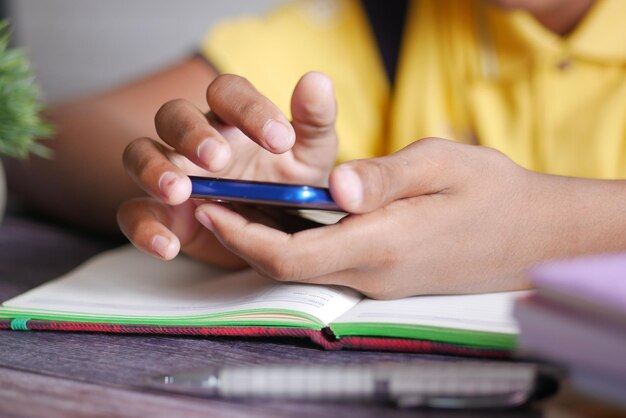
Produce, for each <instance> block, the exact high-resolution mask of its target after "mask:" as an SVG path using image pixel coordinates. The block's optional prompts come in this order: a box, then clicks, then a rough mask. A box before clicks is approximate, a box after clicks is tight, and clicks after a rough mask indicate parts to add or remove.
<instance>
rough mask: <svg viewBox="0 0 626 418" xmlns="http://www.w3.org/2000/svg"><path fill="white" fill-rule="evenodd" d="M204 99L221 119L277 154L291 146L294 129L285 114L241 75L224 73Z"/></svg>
mask: <svg viewBox="0 0 626 418" xmlns="http://www.w3.org/2000/svg"><path fill="white" fill-rule="evenodd" d="M206 96H207V102H208V104H209V107H210V108H211V111H212V112H213V113H214V114H215V115H217V116H218V117H219V118H220V120H221V121H223V122H225V123H227V124H230V125H234V126H236V127H237V128H239V130H241V131H242V132H243V133H244V134H246V136H248V137H249V138H250V139H252V140H253V141H255V142H256V143H258V144H259V145H260V146H262V147H263V148H265V149H267V150H268V151H271V152H273V153H276V154H280V153H283V152H286V151H288V150H289V149H291V147H292V146H293V144H294V142H295V138H296V135H295V132H294V129H293V127H292V126H291V123H289V121H288V120H287V118H286V117H285V115H283V114H282V112H281V111H280V110H279V109H278V107H277V106H276V105H275V104H274V103H272V102H271V101H270V100H269V99H268V98H267V97H265V96H263V95H262V94H261V93H259V91H258V90H257V89H256V88H255V87H254V86H253V85H252V83H250V82H249V81H248V80H246V79H245V78H243V77H240V76H236V75H233V74H224V75H221V76H219V77H217V78H216V79H215V80H213V82H212V83H211V84H210V85H209V87H208V89H207V93H206Z"/></svg>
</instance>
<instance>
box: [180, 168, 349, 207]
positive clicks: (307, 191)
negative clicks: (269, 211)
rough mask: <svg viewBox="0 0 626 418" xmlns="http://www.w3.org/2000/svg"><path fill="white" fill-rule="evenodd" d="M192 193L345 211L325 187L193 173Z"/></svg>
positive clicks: (275, 204) (198, 195) (241, 200)
mask: <svg viewBox="0 0 626 418" xmlns="http://www.w3.org/2000/svg"><path fill="white" fill-rule="evenodd" d="M189 179H190V180H191V197H193V198H199V199H210V200H216V201H223V202H241V203H252V204H263V205H273V206H285V207H291V208H298V209H317V210H333V211H341V210H342V209H341V208H340V207H339V206H337V203H335V201H334V200H333V198H332V197H331V195H330V192H329V190H328V189H326V188H323V187H315V186H307V185H299V184H286V183H269V182H261V181H252V180H234V179H223V178H214V177H197V176H189Z"/></svg>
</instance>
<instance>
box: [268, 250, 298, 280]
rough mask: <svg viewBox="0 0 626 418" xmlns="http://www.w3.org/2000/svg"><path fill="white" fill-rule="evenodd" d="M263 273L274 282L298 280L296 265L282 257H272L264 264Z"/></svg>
mask: <svg viewBox="0 0 626 418" xmlns="http://www.w3.org/2000/svg"><path fill="white" fill-rule="evenodd" d="M265 271H266V272H267V274H268V275H269V276H270V277H272V278H273V279H274V280H277V281H280V282H291V281H297V280H298V279H299V278H300V275H299V273H298V268H297V263H294V262H293V260H291V259H285V258H284V255H282V253H281V255H280V256H274V257H272V258H270V259H269V260H267V262H266V263H265Z"/></svg>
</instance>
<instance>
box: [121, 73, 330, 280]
mask: <svg viewBox="0 0 626 418" xmlns="http://www.w3.org/2000/svg"><path fill="white" fill-rule="evenodd" d="M207 102H208V105H209V108H210V109H211V110H210V112H209V113H207V114H204V113H202V111H200V110H199V109H198V108H197V107H195V106H194V105H192V104H191V103H189V102H187V101H185V100H180V99H179V100H173V101H170V102H168V103H166V104H164V105H163V106H162V107H161V109H159V111H158V112H157V114H156V116H155V124H156V128H157V133H158V135H159V136H160V138H161V140H162V141H163V142H164V143H165V144H167V145H169V147H168V146H167V145H163V143H162V142H160V141H157V140H155V139H152V138H139V139H136V140H134V141H133V142H131V143H130V144H129V145H128V146H127V147H126V150H125V151H124V166H125V168H126V171H127V172H128V173H129V175H130V176H131V177H132V178H133V179H134V180H135V182H136V183H137V184H138V185H139V186H140V187H141V188H142V189H143V190H145V191H146V192H147V193H148V194H149V195H150V196H151V197H144V198H136V199H132V200H129V201H127V202H125V203H124V204H122V206H121V207H120V209H119V211H118V223H119V225H120V228H121V230H122V232H124V234H125V235H126V236H127V237H128V239H129V240H130V241H131V242H132V243H133V244H134V245H135V246H136V247H138V248H139V249H142V250H144V251H146V252H147V253H149V254H152V255H155V256H157V257H159V258H162V259H166V260H169V259H172V258H174V257H175V256H176V255H177V254H178V252H179V251H180V250H182V251H184V252H186V253H187V254H189V255H190V256H192V257H194V258H197V259H200V260H202V261H205V262H208V263H210V264H213V265H216V266H220V267H231V268H232V267H243V266H244V265H245V263H244V262H243V261H242V260H241V259H240V258H239V257H237V256H235V255H234V254H232V253H230V252H229V251H228V250H226V249H225V248H224V247H222V246H221V244H219V242H218V241H217V240H216V238H215V236H214V235H213V234H212V233H211V232H210V231H209V230H207V229H206V228H204V227H203V226H202V225H201V224H200V223H199V222H198V221H197V220H196V219H195V209H196V206H197V203H196V202H194V201H193V200H190V199H189V197H190V195H191V182H190V180H189V179H188V178H187V175H200V176H217V177H228V178H243V179H250V180H259V181H276V182H288V183H305V184H314V185H325V184H326V182H327V181H328V175H329V173H330V170H331V169H332V168H333V166H334V163H335V159H336V155H337V135H336V132H335V118H336V103H335V97H334V91H333V87H332V82H331V81H330V79H329V78H328V77H326V76H325V75H323V74H320V73H315V72H313V73H307V74H306V75H304V76H303V77H302V78H301V79H300V81H299V82H298V84H297V85H296V87H295V89H294V92H293V95H292V98H291V112H292V115H293V120H292V121H291V122H289V121H288V119H287V118H286V117H285V116H284V115H283V114H282V113H281V112H280V110H279V109H278V108H277V107H276V105H274V104H273V103H272V102H271V101H269V100H268V99H267V98H266V97H264V96H263V95H261V94H260V93H259V92H258V91H257V90H256V89H255V88H254V86H252V84H250V82H248V81H247V80H246V79H244V78H242V77H239V76H235V75H221V76H218V77H217V78H215V80H214V81H213V82H212V83H211V84H210V85H209V87H208V89H207ZM268 151H269V152H268Z"/></svg>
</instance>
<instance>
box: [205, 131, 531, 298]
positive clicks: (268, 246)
mask: <svg viewBox="0 0 626 418" xmlns="http://www.w3.org/2000/svg"><path fill="white" fill-rule="evenodd" d="M540 176H541V175H538V174H536V173H532V172H530V171H528V170H525V169H523V168H521V167H520V166H518V165H516V164H515V163H513V162H512V161H511V160H510V159H509V158H507V157H506V156H504V155H503V154H501V153H499V152H497V151H495V150H493V149H489V148H484V147H478V146H471V145H463V144H458V143H454V142H451V141H446V140H442V139H435V138H431V139H425V140H421V141H417V142H415V143H413V144H412V145H410V146H408V147H406V148H405V149H403V150H401V151H399V152H397V153H395V154H393V155H390V156H387V157H383V158H378V159H371V160H362V161H354V162H351V163H347V164H344V165H341V166H339V167H337V168H336V169H335V170H334V171H333V172H332V174H331V177H330V188H331V193H332V195H333V197H334V198H335V200H336V201H337V202H338V203H339V205H340V206H341V207H342V208H343V209H345V210H346V211H348V212H351V213H352V215H350V216H348V217H346V218H344V219H343V220H341V221H340V222H339V223H338V224H335V225H330V226H325V227H322V228H316V229H310V230H305V231H302V232H297V233H295V234H287V233H284V232H281V231H279V230H276V229H273V228H270V227H267V226H264V225H261V224H258V223H253V222H250V221H248V220H247V219H245V218H244V217H242V216H241V215H239V214H237V213H235V212H233V211H231V210H229V209H227V208H224V207H221V206H219V205H216V204H203V205H201V206H199V207H198V208H197V214H198V219H200V220H201V222H202V223H203V224H204V225H205V226H206V227H207V228H208V229H210V230H211V231H213V232H214V233H215V235H216V237H217V238H218V239H219V240H220V242H221V243H222V244H223V245H224V246H225V247H226V248H228V249H230V250H231V251H233V252H234V253H235V254H237V255H239V256H240V257H241V258H242V259H244V260H246V261H247V262H248V263H249V264H250V265H251V266H252V267H253V268H254V269H256V270H257V271H259V272H260V273H261V274H263V275H265V276H269V277H271V278H274V279H277V280H281V281H293V282H304V283H320V284H335V285H345V286H349V287H352V288H354V289H357V290H359V291H360V292H362V293H364V294H366V295H368V296H370V297H374V298H397V297H404V296H409V295H419V294H442V293H474V292H483V291H498V290H512V289H521V288H525V287H527V284H526V282H525V281H524V280H523V278H522V277H521V275H520V274H519V273H520V272H521V271H522V270H523V269H524V268H525V267H526V266H527V265H528V264H529V263H530V262H533V261H536V260H537V259H538V258H539V257H541V254H542V252H541V251H542V250H543V247H541V246H540V245H535V244H536V243H535V242H534V241H533V240H532V239H528V237H529V236H530V234H529V232H528V231H532V230H533V228H534V227H536V226H537V224H536V223H535V222H536V220H537V219H538V218H539V217H538V216H536V213H535V212H536V211H535V210H534V209H535V208H534V206H533V204H534V203H533V202H534V201H533V196H532V195H533V193H532V190H533V189H534V186H535V184H536V183H537V182H538V181H539V178H540ZM527 239H528V240H527Z"/></svg>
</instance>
